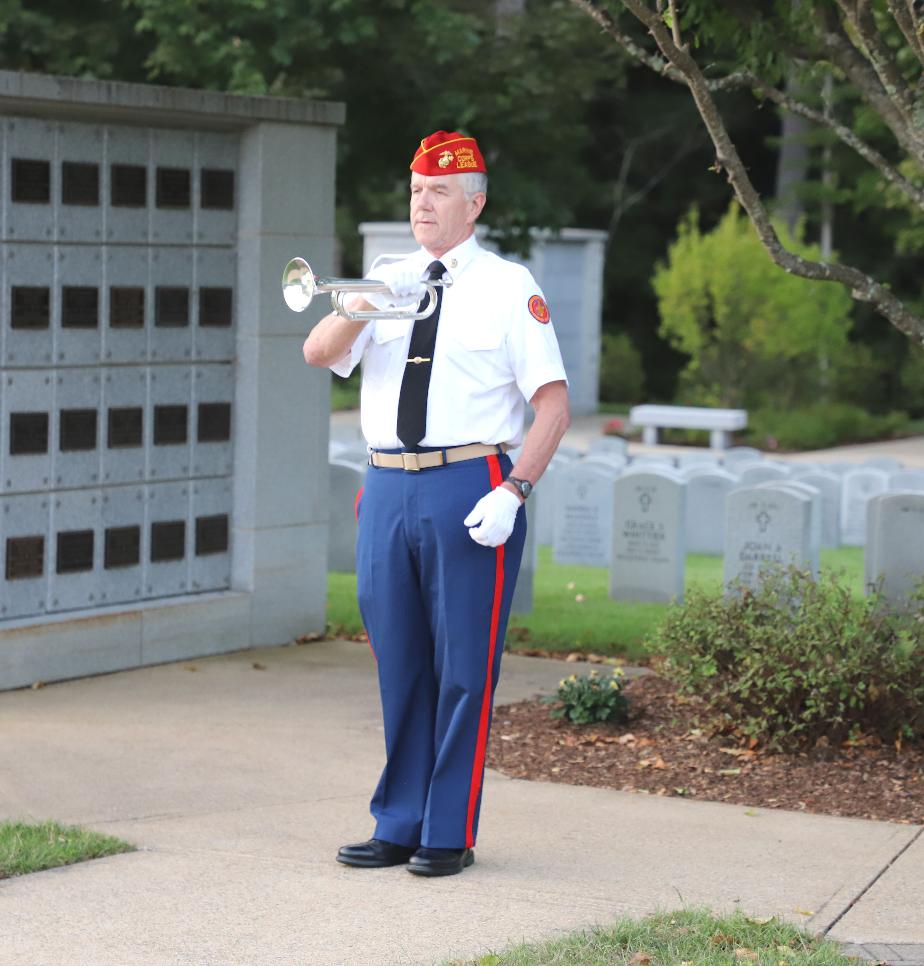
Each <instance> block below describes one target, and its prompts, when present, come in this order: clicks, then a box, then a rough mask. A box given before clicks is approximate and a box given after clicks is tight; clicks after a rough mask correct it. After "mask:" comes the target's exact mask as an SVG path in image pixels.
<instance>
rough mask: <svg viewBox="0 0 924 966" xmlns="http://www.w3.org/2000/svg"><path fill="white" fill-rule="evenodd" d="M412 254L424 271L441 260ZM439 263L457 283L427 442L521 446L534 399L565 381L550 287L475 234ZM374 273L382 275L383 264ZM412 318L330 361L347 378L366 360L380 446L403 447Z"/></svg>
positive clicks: (366, 412) (450, 298)
mask: <svg viewBox="0 0 924 966" xmlns="http://www.w3.org/2000/svg"><path fill="white" fill-rule="evenodd" d="M407 259H408V261H409V262H410V263H411V264H412V265H413V266H414V267H415V268H419V270H420V274H421V275H423V274H424V273H425V271H426V269H427V266H428V265H429V264H430V263H431V262H432V261H434V258H433V256H432V255H430V253H429V252H427V251H426V250H425V249H423V248H421V249H419V250H418V251H416V252H414V253H412V254H410V255H408V256H407ZM440 261H441V262H442V263H443V265H445V266H446V271H447V272H448V273H449V275H450V276H451V277H452V286H451V287H449V288H446V289H444V290H443V304H442V308H441V310H440V320H439V326H438V328H437V335H436V348H435V350H434V354H433V371H432V373H431V376H430V389H429V395H428V401H427V433H426V435H425V436H424V438H423V439H422V440H421V443H420V445H421V446H424V447H427V446H462V445H464V444H466V443H507V444H509V445H510V446H518V445H519V444H520V443H521V442H522V441H523V421H524V415H525V411H526V402H527V401H528V400H529V399H531V398H532V397H533V395H534V393H535V392H536V390H537V389H539V388H540V387H541V386H544V385H545V384H546V383H549V382H556V381H559V380H565V381H567V376H566V375H565V368H564V365H563V364H562V360H561V352H560V350H559V348H558V340H557V339H556V338H555V330H554V329H553V327H552V322H551V321H550V320H549V319H548V313H547V312H543V311H542V309H543V307H544V300H542V292H541V291H540V289H539V286H538V285H537V284H536V281H535V279H534V278H533V276H532V275H531V274H530V272H529V270H528V269H526V268H524V267H523V266H522V265H518V264H516V263H515V262H510V261H507V260H506V259H504V258H501V257H499V256H498V255H495V254H494V253H493V252H489V251H487V250H485V249H484V248H482V247H481V246H480V245H479V244H478V242H477V241H476V240H475V236H474V235H472V236H470V237H469V238H467V239H466V240H465V241H464V242H462V244H461V245H457V246H456V247H455V248H453V249H451V250H450V251H448V252H446V254H445V255H443V257H442V258H441V259H440ZM366 277H367V278H375V277H376V276H375V264H373V266H372V268H371V269H370V270H369V273H368V275H367V276H366ZM537 296H538V299H539V300H542V301H537V299H536V297H537ZM531 309H532V310H531ZM537 316H538V317H537ZM542 318H545V319H546V321H540V319H542ZM413 325H414V323H413V322H409V321H406V320H404V319H388V320H381V319H379V320H373V321H371V322H369V323H368V325H366V327H365V328H364V329H363V330H362V332H361V333H360V334H359V336H358V337H357V339H356V341H355V342H354V343H353V345H352V347H351V349H350V352H349V354H348V355H346V356H344V358H343V359H342V360H340V361H339V362H337V363H335V364H334V365H332V366H331V369H332V370H333V372H335V373H336V374H337V375H339V376H348V375H349V374H350V373H351V372H352V371H353V369H354V368H355V367H356V364H357V363H358V362H360V360H361V361H362V368H363V379H362V392H361V397H360V406H361V421H362V430H363V435H364V436H365V437H366V442H367V443H368V444H369V445H370V446H371V447H372V448H373V449H397V448H400V447H401V441H400V440H399V439H398V436H397V430H396V426H397V420H398V396H399V394H400V392H401V380H402V378H403V376H404V369H405V366H406V365H407V358H408V346H409V344H410V340H411V329H412V327H413Z"/></svg>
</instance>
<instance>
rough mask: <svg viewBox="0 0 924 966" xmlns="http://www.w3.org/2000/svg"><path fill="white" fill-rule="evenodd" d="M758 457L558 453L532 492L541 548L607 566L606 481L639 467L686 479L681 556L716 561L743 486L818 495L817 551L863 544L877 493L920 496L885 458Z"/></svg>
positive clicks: (910, 477) (921, 481) (908, 473)
mask: <svg viewBox="0 0 924 966" xmlns="http://www.w3.org/2000/svg"><path fill="white" fill-rule="evenodd" d="M619 442H622V441H619ZM755 454H756V455H755ZM759 456H760V454H759V453H758V451H756V450H750V449H746V448H743V447H742V448H740V449H738V450H737V451H736V450H730V451H728V452H727V453H726V455H725V458H724V461H723V463H722V464H719V462H718V460H717V459H716V457H715V456H714V455H712V454H710V453H707V452H704V451H694V452H692V453H690V454H682V455H681V456H680V457H678V462H677V463H674V462H673V461H672V459H671V458H670V457H667V456H664V457H661V456H644V457H638V458H636V459H633V460H632V461H631V462H630V461H629V460H628V459H627V457H626V456H625V455H624V454H623V453H621V452H619V451H618V449H617V448H611V449H602V448H600V449H591V451H590V452H589V453H588V454H587V456H585V457H584V458H582V459H575V458H574V457H573V456H571V455H570V454H568V453H565V454H562V453H561V450H560V451H559V454H557V455H556V457H555V458H554V460H553V462H552V464H551V465H550V467H549V469H548V470H547V471H546V473H545V475H544V476H543V478H542V480H541V481H540V485H539V486H538V487H537V488H536V492H535V502H536V513H535V518H536V527H537V528H538V531H539V532H538V540H539V543H540V544H550V545H552V546H553V547H554V553H555V559H556V561H557V562H559V563H574V564H585V565H589V566H608V565H609V563H610V559H611V542H610V539H609V537H610V533H611V531H612V526H613V521H612V513H611V510H612V498H611V493H610V486H609V484H611V483H612V481H613V480H615V479H617V478H619V477H620V476H622V475H623V474H625V473H628V472H638V471H640V470H651V471H657V472H659V471H662V470H666V471H668V472H675V473H677V474H678V475H679V476H680V477H682V478H683V479H684V480H685V481H686V482H687V502H688V509H689V512H688V513H687V514H686V518H685V528H686V536H685V541H686V547H687V551H688V552H689V553H705V554H715V555H719V556H720V555H722V554H723V553H724V552H725V518H726V512H725V504H726V501H727V499H728V496H729V494H730V493H731V492H732V491H733V490H735V489H738V488H741V487H745V486H754V485H757V484H760V483H766V482H783V481H789V482H801V483H805V484H807V485H809V486H812V487H814V488H816V489H817V490H819V491H820V494H821V514H820V515H821V530H822V536H821V540H822V543H821V545H822V546H823V547H838V546H841V545H847V546H863V545H864V544H865V542H866V504H867V502H868V501H869V500H870V498H871V497H873V496H875V495H876V494H877V493H884V492H888V491H894V492H900V491H912V492H924V470H912V469H905V468H904V467H902V464H901V463H899V462H898V461H897V460H892V459H890V458H882V459H876V460H870V461H868V462H866V463H863V464H855V463H832V464H815V463H798V462H790V463H787V462H783V461H780V460H769V459H758V458H757V457H759Z"/></svg>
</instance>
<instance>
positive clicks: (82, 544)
mask: <svg viewBox="0 0 924 966" xmlns="http://www.w3.org/2000/svg"><path fill="white" fill-rule="evenodd" d="M92 569H93V531H92V530H64V531H62V532H61V533H59V534H58V561H57V572H58V573H59V574H76V573H80V572H82V571H85V570H92Z"/></svg>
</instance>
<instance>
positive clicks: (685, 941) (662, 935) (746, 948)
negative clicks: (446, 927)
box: [452, 910, 856, 966]
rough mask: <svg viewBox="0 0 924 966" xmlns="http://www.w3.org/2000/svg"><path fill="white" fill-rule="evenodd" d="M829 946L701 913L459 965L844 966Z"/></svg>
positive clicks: (621, 925) (784, 930)
mask: <svg viewBox="0 0 924 966" xmlns="http://www.w3.org/2000/svg"><path fill="white" fill-rule="evenodd" d="M855 962H856V960H850V959H848V958H847V957H846V956H845V955H844V954H843V953H842V952H841V951H840V949H839V947H838V946H837V945H836V944H834V943H832V942H825V941H822V940H818V939H815V938H813V937H811V936H809V935H808V934H807V933H805V932H804V931H802V930H800V929H797V928H795V927H794V926H789V925H786V924H784V923H781V922H779V921H778V920H776V919H770V920H769V921H768V920H766V919H757V918H749V917H748V916H746V915H744V914H743V913H740V912H739V913H735V914H734V915H732V916H723V917H716V916H714V915H712V914H711V913H710V912H708V911H707V910H684V911H682V912H666V913H659V914H657V915H654V916H648V917H647V918H645V919H643V920H642V921H641V922H633V921H631V920H629V919H622V920H620V921H619V922H618V923H617V924H616V925H615V926H614V927H613V928H611V929H594V930H592V931H587V932H575V933H572V934H571V935H569V936H566V937H565V938H564V939H556V940H552V941H550V942H544V943H530V944H527V945H522V946H516V947H514V948H511V949H507V950H504V951H503V952H499V953H492V954H490V955H487V956H482V957H480V958H479V959H475V960H467V961H464V966H469V964H471V966H553V964H554V966H629V964H632V966H645V964H650V966H668V964H670V966H687V964H688V966H725V964H728V966H743V964H748V963H755V964H759V966H781V964H785V966H848V964H850V963H855ZM452 966H463V961H459V960H456V961H455V963H453V964H452Z"/></svg>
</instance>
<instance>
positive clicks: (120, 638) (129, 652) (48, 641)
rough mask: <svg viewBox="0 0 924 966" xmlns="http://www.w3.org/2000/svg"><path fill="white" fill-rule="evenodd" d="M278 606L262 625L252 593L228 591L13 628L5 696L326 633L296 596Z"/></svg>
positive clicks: (3, 633)
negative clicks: (15, 690)
mask: <svg viewBox="0 0 924 966" xmlns="http://www.w3.org/2000/svg"><path fill="white" fill-rule="evenodd" d="M275 606H276V608H277V609H276V612H275V614H274V618H275V619H274V620H262V619H261V618H260V614H259V613H258V612H259V611H260V610H262V609H263V608H262V607H261V604H260V601H259V600H256V599H255V596H254V595H253V594H250V593H241V592H237V591H226V592H222V593H216V594H201V595H197V596H192V597H183V598H174V599H171V600H165V601H152V602H151V603H149V604H145V605H144V606H142V607H133V608H132V609H131V610H126V609H119V608H117V607H112V608H99V609H97V610H93V611H81V612H80V614H79V616H78V615H73V614H71V615H62V616H60V617H57V618H55V619H52V620H47V619H46V620H43V622H42V623H41V624H36V623H32V624H30V623H28V622H27V621H15V622H14V621H11V622H9V623H8V624H6V625H4V626H3V627H2V628H0V691H5V690H11V689H13V688H23V687H31V686H33V685H35V684H37V683H43V684H44V683H50V682H52V681H65V680H68V679H70V678H78V677H87V676H89V675H93V674H106V673H110V672H112V671H125V670H128V669H130V668H137V667H145V666H147V665H152V664H165V663H167V662H170V661H182V660H187V659H189V658H195V657H205V656H207V655H211V654H224V653H227V652H229V651H239V650H244V649H246V648H249V647H271V646H273V645H277V644H285V643H286V642H288V641H290V640H292V639H293V637H295V636H297V635H298V634H308V633H311V632H315V631H320V630H323V626H324V624H323V621H324V616H323V611H322V612H321V613H320V614H318V613H314V612H312V611H311V610H309V609H306V603H305V601H304V599H301V600H299V596H298V595H292V597H291V598H290V599H289V600H288V601H276V602H275ZM280 607H281V608H283V609H284V610H285V611H286V612H287V613H285V614H280V613H279V611H278V608H280ZM265 616H266V615H265V614H264V617H265Z"/></svg>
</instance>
